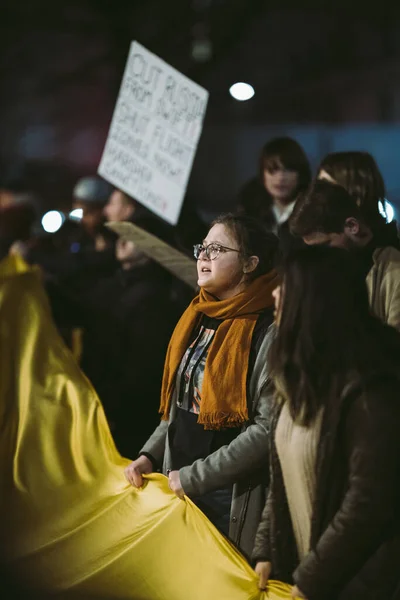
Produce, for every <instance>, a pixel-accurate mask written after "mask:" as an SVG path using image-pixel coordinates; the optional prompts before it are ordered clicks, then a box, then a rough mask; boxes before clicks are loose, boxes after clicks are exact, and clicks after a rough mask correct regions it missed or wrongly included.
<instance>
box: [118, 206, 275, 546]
mask: <svg viewBox="0 0 400 600" xmlns="http://www.w3.org/2000/svg"><path fill="white" fill-rule="evenodd" d="M277 248H278V240H277V238H276V237H275V235H274V234H272V233H269V232H267V231H266V230H265V228H264V226H263V225H261V224H259V223H258V222H257V221H255V220H254V219H251V218H250V217H247V216H234V215H230V214H228V215H225V216H222V217H220V218H219V219H217V220H216V221H215V222H214V224H213V225H212V227H211V229H210V231H209V232H208V234H207V236H206V238H205V239H204V240H203V242H202V243H201V244H198V245H196V246H195V247H194V254H195V258H196V259H197V272H198V284H199V286H200V293H199V295H198V296H197V297H196V298H195V299H194V300H193V301H192V303H191V304H190V306H189V307H188V309H187V310H186V311H185V313H184V314H183V316H182V318H181V319H180V321H179V323H178V325H177V327H176V329H175V331H174V334H173V336H172V339H171V342H170V344H169V348H168V353H167V358H166V363H165V368H164V376H163V386H162V395H161V407H160V412H161V413H162V420H161V423H160V425H159V426H158V427H157V429H156V430H155V432H154V433H153V435H152V436H151V437H150V439H149V440H148V442H147V443H146V444H145V445H144V447H143V449H142V451H141V453H140V456H139V458H138V459H136V460H135V461H133V462H132V463H131V464H130V465H129V466H128V467H127V469H126V471H125V473H126V477H127V479H128V481H129V482H130V483H131V484H132V485H134V486H136V487H140V486H141V485H142V484H143V478H142V475H143V474H144V473H151V472H152V471H155V470H157V469H158V468H161V469H162V472H163V473H164V474H167V475H168V476H169V485H170V488H171V489H172V490H173V491H174V492H175V493H176V494H177V496H179V497H180V498H184V496H185V495H188V496H189V497H190V498H191V499H192V500H194V502H196V504H197V505H198V506H199V507H200V508H201V509H202V510H203V512H204V513H205V514H206V515H207V516H208V517H209V518H210V520H211V521H212V522H213V523H214V524H215V525H216V526H217V527H218V528H219V529H220V531H222V532H223V533H225V534H226V535H229V538H230V539H231V540H232V541H233V542H234V543H235V544H236V545H237V546H238V547H239V548H240V549H241V551H242V552H243V553H244V554H250V552H251V550H252V547H253V542H254V536H255V532H256V529H257V526H258V522H259V519H260V516H261V509H262V505H263V503H264V497H265V492H266V487H267V484H268V481H267V479H266V478H267V476H268V466H267V465H268V455H267V446H268V430H267V426H266V423H267V418H268V414H269V406H270V400H271V389H270V384H269V372H268V364H267V350H268V347H269V344H270V341H271V329H270V327H269V326H270V325H271V323H272V321H273V311H272V305H273V299H272V292H273V290H274V289H275V287H276V286H277V285H278V276H277V273H276V272H275V270H274V263H275V257H276V253H277Z"/></svg>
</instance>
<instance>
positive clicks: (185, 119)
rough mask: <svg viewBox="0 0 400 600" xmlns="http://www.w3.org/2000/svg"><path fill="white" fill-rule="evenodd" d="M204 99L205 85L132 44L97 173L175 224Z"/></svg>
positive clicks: (205, 94)
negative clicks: (200, 84) (201, 85)
mask: <svg viewBox="0 0 400 600" xmlns="http://www.w3.org/2000/svg"><path fill="white" fill-rule="evenodd" d="M207 99H208V92H207V91H206V90H205V89H203V88H202V87H200V86H199V85H197V84H196V83H194V82H193V81H191V80H190V79H188V78H187V77H185V76H184V75H182V74H181V73H179V71H176V69H174V68H173V67H170V66H169V65H167V63H165V62H164V61H163V60H161V59H160V58H158V57H157V56H155V55H154V54H152V53H151V52H149V51H148V50H146V48H144V47H143V46H141V45H140V44H138V43H137V42H133V43H132V44H131V49H130V52H129V57H128V62H127V65H126V68H125V73H124V77H123V80H122V85H121V89H120V93H119V96H118V100H117V104H116V107H115V111H114V116H113V119H112V123H111V127H110V131H109V134H108V139H107V142H106V146H105V149H104V153H103V156H102V159H101V162H100V166H99V169H98V172H99V174H100V175H101V176H102V177H104V178H105V179H107V181H109V182H110V183H112V184H113V185H115V186H116V187H117V188H119V189H121V190H123V191H124V192H126V193H127V194H129V195H130V196H132V197H134V198H135V199H137V200H139V202H141V203H142V204H144V205H145V206H146V207H147V208H149V209H151V210H152V211H153V212H155V213H156V214H158V215H159V216H160V217H162V218H163V219H165V220H166V221H168V222H169V223H171V224H172V225H175V224H176V223H177V221H178V218H179V213H180V210H181V206H182V202H183V198H184V194H185V190H186V186H187V182H188V179H189V175H190V171H191V168H192V163H193V159H194V155H195V152H196V147H197V144H198V141H199V137H200V134H201V129H202V125H203V120H204V115H205V111H206V105H207Z"/></svg>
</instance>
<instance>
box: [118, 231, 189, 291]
mask: <svg viewBox="0 0 400 600" xmlns="http://www.w3.org/2000/svg"><path fill="white" fill-rule="evenodd" d="M106 225H107V227H109V228H110V229H112V230H113V231H115V233H117V234H118V235H119V236H120V237H121V238H123V239H125V240H130V241H132V242H134V243H135V245H136V246H137V247H138V249H140V250H141V251H142V252H144V253H145V254H146V255H147V256H149V257H150V258H152V259H153V260H155V261H156V262H158V263H159V264H160V265H162V266H163V267H164V268H165V269H167V270H168V271H170V273H172V274H173V275H175V277H177V278H178V279H180V280H181V281H184V282H185V283H187V284H188V285H189V286H190V287H191V288H193V289H194V290H196V291H197V289H198V286H197V279H198V277H197V267H196V261H195V260H194V259H191V258H189V257H187V256H186V255H185V254H183V253H182V252H179V250H176V248H172V246H170V245H169V244H166V243H165V242H163V241H162V240H160V239H159V238H158V237H156V236H155V235H153V234H152V233H148V231H145V230H144V229H142V228H141V227H138V226H137V225H134V224H133V223H128V222H127V221H121V222H113V221H111V222H109V223H106Z"/></svg>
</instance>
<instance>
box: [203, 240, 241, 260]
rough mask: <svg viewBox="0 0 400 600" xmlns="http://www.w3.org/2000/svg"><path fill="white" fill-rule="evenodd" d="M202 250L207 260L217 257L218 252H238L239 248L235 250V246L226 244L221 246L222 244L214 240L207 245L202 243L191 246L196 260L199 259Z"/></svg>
mask: <svg viewBox="0 0 400 600" xmlns="http://www.w3.org/2000/svg"><path fill="white" fill-rule="evenodd" d="M203 251H204V252H205V253H206V257H207V258H208V259H209V260H215V259H216V258H218V256H219V255H220V252H240V250H236V248H228V246H222V244H217V243H216V242H212V243H211V244H208V245H207V246H205V245H204V244H195V245H194V246H193V254H194V257H195V259H196V260H199V258H200V256H201V253H202V252H203Z"/></svg>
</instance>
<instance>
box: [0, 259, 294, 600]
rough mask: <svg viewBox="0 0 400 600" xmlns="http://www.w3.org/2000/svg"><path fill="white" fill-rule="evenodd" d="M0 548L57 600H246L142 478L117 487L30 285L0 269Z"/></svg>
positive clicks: (279, 589)
mask: <svg viewBox="0 0 400 600" xmlns="http://www.w3.org/2000/svg"><path fill="white" fill-rule="evenodd" d="M0 431H1V433H0V465H1V471H0V540H1V543H2V546H1V549H2V552H3V562H4V564H5V565H6V567H7V569H8V570H9V571H10V572H13V573H14V575H15V576H16V577H17V578H18V580H20V581H23V582H24V584H25V585H26V586H28V587H29V588H31V589H32V590H34V589H39V590H44V591H48V592H51V593H56V594H57V597H61V598H88V599H89V598H96V599H106V598H107V599H110V600H113V599H132V600H133V599H135V600H250V599H252V600H255V599H262V598H270V599H271V600H273V599H276V598H290V587H289V586H286V585H283V584H279V583H277V582H271V583H270V587H269V589H268V592H260V591H259V590H258V588H257V576H256V575H255V573H254V571H253V570H252V569H251V567H250V566H249V565H248V564H247V563H246V561H245V560H244V558H243V557H242V556H241V555H240V554H239V553H238V552H237V551H236V550H235V549H234V548H233V547H232V546H231V544H230V543H229V542H228V541H227V540H226V539H225V538H224V537H223V536H222V535H221V534H220V533H219V532H218V531H217V530H216V529H215V527H214V526H213V525H212V524H211V523H210V522H209V521H208V520H207V519H206V517H205V516H204V515H203V514H202V513H201V512H200V511H199V510H198V508H197V507H196V506H194V504H193V503H192V502H191V501H190V500H189V499H187V498H186V499H185V500H179V499H178V498H177V497H176V496H175V495H174V494H173V493H171V492H170V490H169V489H168V485H167V479H166V478H165V477H164V476H162V475H157V474H154V475H151V476H149V477H148V478H147V481H146V484H145V485H144V487H143V489H140V490H136V489H133V488H132V487H131V486H130V485H128V483H127V482H126V480H125V477H124V472H123V470H124V467H125V466H126V465H127V464H128V460H127V459H124V458H122V457H121V456H120V455H119V453H118V452H117V450H116V447H115V445H114V442H113V439H112V437H111V434H110V431H109V428H108V425H107V422H106V419H105V415H104V412H103V408H102V406H101V403H100V401H99V399H98V398H97V396H96V394H95V392H94V390H93V388H92V386H91V384H90V383H89V381H88V380H87V379H86V378H85V377H84V375H83V374H82V373H81V371H80V370H79V367H78V366H77V364H76V363H75V361H74V359H73V357H72V355H71V353H70V352H69V350H68V349H67V348H66V347H65V345H64V343H63V342H62V340H61V338H60V337H59V335H58V333H57V331H56V329H55V326H54V324H53V322H52V319H51V315H50V309H49V305H48V301H47V297H46V295H45V292H44V289H43V287H42V285H41V282H40V274H39V273H38V272H37V271H36V270H34V269H31V268H30V267H28V266H27V265H26V264H25V263H24V262H23V261H22V259H20V258H18V257H10V258H7V259H5V260H4V261H3V262H2V263H0Z"/></svg>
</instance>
